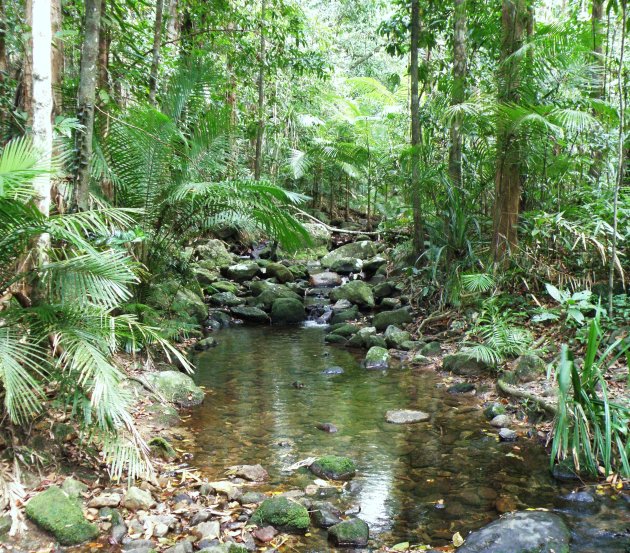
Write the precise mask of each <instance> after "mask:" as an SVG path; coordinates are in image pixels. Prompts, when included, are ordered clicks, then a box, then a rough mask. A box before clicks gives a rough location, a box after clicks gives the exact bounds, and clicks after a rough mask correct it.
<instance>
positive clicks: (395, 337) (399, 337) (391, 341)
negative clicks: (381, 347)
mask: <svg viewBox="0 0 630 553" xmlns="http://www.w3.org/2000/svg"><path fill="white" fill-rule="evenodd" d="M384 336H385V342H387V345H388V346H389V347H390V348H398V349H401V347H400V346H401V345H402V343H403V342H408V341H409V340H411V334H409V332H407V331H406V330H401V329H400V328H398V327H397V326H395V325H389V326H388V327H387V329H386V330H385V335H384Z"/></svg>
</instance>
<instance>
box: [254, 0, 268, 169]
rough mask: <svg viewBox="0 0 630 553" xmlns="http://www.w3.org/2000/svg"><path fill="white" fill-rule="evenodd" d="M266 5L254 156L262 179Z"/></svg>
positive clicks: (262, 17)
mask: <svg viewBox="0 0 630 553" xmlns="http://www.w3.org/2000/svg"><path fill="white" fill-rule="evenodd" d="M265 6H266V0H261V4H260V54H259V57H260V59H259V64H260V66H259V70H258V129H257V131H256V154H255V157H254V178H255V179H256V180H260V175H261V173H262V146H263V135H264V133H265Z"/></svg>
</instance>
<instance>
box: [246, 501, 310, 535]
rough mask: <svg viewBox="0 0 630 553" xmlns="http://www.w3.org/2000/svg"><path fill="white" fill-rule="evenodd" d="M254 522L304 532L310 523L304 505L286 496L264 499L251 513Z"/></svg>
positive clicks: (283, 529)
mask: <svg viewBox="0 0 630 553" xmlns="http://www.w3.org/2000/svg"><path fill="white" fill-rule="evenodd" d="M251 521H252V522H253V523H254V524H258V525H265V524H270V525H271V526H273V527H274V528H277V529H278V530H281V531H283V532H298V533H302V532H306V530H308V526H309V523H310V519H309V515H308V511H307V510H306V508H305V507H303V506H302V505H300V504H299V503H295V502H294V501H290V500H289V499H287V498H286V497H272V498H270V499H265V501H263V502H262V503H261V504H260V507H258V509H256V511H255V512H254V514H253V515H252V519H251Z"/></svg>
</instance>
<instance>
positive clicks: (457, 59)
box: [448, 0, 466, 188]
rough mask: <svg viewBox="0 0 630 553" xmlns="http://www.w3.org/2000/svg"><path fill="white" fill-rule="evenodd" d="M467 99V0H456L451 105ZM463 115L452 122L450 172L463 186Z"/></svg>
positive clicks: (458, 186)
mask: <svg viewBox="0 0 630 553" xmlns="http://www.w3.org/2000/svg"><path fill="white" fill-rule="evenodd" d="M465 100H466V0H455V11H454V14H453V91H452V93H451V105H453V106H457V105H459V104H462V103H463V102H464V101H465ZM462 140H463V137H462V116H461V114H457V115H455V117H454V118H453V121H452V123H451V147H450V150H449V156H448V172H449V175H450V177H451V181H452V183H453V185H454V186H455V187H457V188H461V187H462Z"/></svg>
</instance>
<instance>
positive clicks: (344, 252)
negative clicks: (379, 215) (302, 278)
mask: <svg viewBox="0 0 630 553" xmlns="http://www.w3.org/2000/svg"><path fill="white" fill-rule="evenodd" d="M377 253H378V244H376V243H375V242H372V241H370V240H362V241H360V242H350V243H349V244H344V245H343V246H340V247H338V248H337V249H336V250H333V251H331V252H330V253H328V254H326V255H325V256H324V257H323V259H322V267H332V265H333V264H334V262H335V261H337V260H338V259H342V258H344V257H354V258H356V259H363V260H366V259H370V258H371V257H374V256H375V255H376V254H377Z"/></svg>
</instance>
